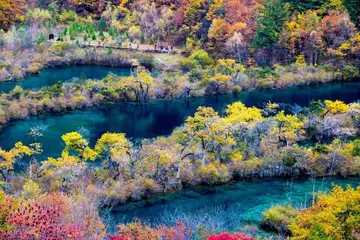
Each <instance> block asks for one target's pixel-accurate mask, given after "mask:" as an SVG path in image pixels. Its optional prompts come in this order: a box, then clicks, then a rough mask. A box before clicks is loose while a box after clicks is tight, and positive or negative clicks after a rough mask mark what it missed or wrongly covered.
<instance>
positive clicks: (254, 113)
mask: <svg viewBox="0 0 360 240" xmlns="http://www.w3.org/2000/svg"><path fill="white" fill-rule="evenodd" d="M226 114H227V117H226V119H227V120H228V121H229V122H230V123H231V124H238V125H248V124H250V123H256V122H260V121H262V120H263V117H262V115H261V110H260V109H258V108H256V107H246V106H245V105H244V104H243V103H242V102H236V103H233V104H231V105H228V106H227V108H226Z"/></svg>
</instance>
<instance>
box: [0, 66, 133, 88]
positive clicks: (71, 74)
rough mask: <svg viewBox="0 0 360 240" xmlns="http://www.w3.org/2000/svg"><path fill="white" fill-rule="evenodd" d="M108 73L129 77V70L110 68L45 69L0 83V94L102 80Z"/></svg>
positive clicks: (75, 67) (73, 67)
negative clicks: (63, 83)
mask: <svg viewBox="0 0 360 240" xmlns="http://www.w3.org/2000/svg"><path fill="white" fill-rule="evenodd" d="M110 72H112V73H114V74H116V75H119V76H130V69H129V68H112V67H102V66H72V67H60V68H46V69H43V70H41V71H40V73H39V74H34V75H30V76H28V77H26V78H25V79H24V80H19V81H7V82H2V83H0V92H5V93H7V92H10V91H11V90H12V89H14V87H15V86H20V87H22V88H23V89H32V90H38V89H39V88H41V87H43V86H51V85H53V84H54V83H56V82H65V81H71V80H72V79H73V78H81V77H86V78H90V79H102V78H104V77H105V76H106V75H108V74H109V73H110Z"/></svg>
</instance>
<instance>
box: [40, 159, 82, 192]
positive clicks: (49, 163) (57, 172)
mask: <svg viewBox="0 0 360 240" xmlns="http://www.w3.org/2000/svg"><path fill="white" fill-rule="evenodd" d="M85 169H86V166H85V163H84V162H83V161H80V159H79V157H77V156H69V155H63V156H62V157H59V158H52V157H49V158H48V159H47V160H46V161H44V162H42V164H41V168H40V170H39V172H38V173H37V176H38V177H41V178H43V179H47V180H48V181H49V182H51V185H50V186H48V187H49V188H50V189H51V190H57V188H59V187H60V186H61V187H62V188H64V189H68V188H70V187H69V184H70V183H75V184H78V183H80V182H81V181H80V182H79V179H80V177H81V174H82V173H83V171H84V170H85Z"/></svg>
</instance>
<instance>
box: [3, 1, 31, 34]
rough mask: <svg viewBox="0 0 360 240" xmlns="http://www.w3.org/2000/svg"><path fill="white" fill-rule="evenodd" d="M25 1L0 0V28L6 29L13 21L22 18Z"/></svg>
mask: <svg viewBox="0 0 360 240" xmlns="http://www.w3.org/2000/svg"><path fill="white" fill-rule="evenodd" d="M26 2H27V1H26V0H0V29H8V28H9V27H10V26H11V25H12V24H13V23H14V22H16V21H22V20H24V13H25V10H26V8H27V3H26ZM28 2H31V1H28Z"/></svg>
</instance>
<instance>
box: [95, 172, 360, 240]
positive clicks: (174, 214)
mask: <svg viewBox="0 0 360 240" xmlns="http://www.w3.org/2000/svg"><path fill="white" fill-rule="evenodd" d="M332 184H336V185H340V186H342V187H346V185H347V184H350V185H351V186H352V187H357V186H359V179H337V178H325V179H318V180H316V181H315V182H313V181H311V180H310V181H305V180H291V179H288V181H287V180H281V179H272V180H266V179H262V180H253V181H250V182H248V181H240V182H236V183H233V184H225V185H222V186H218V187H198V188H189V189H183V190H181V191H180V192H176V193H170V194H166V195H165V196H158V197H154V198H151V199H147V200H141V201H138V202H133V203H128V204H126V205H122V206H114V207H112V208H111V210H107V209H104V210H103V211H102V213H103V214H104V215H102V218H103V219H104V220H105V222H106V221H107V219H109V218H110V219H111V222H110V226H109V228H108V232H111V233H112V232H114V229H115V228H114V227H115V226H116V225H119V224H127V223H130V222H133V221H134V219H139V220H141V221H142V222H145V223H146V224H148V225H150V226H153V227H154V226H156V225H161V224H165V225H169V226H172V225H174V224H176V221H180V222H183V223H184V224H185V225H186V226H187V227H191V228H193V229H196V228H198V227H199V226H200V225H202V226H203V227H204V228H205V229H208V230H209V231H215V232H223V231H225V232H244V233H245V234H247V235H249V236H252V237H260V236H264V235H265V236H269V235H270V236H271V235H272V234H269V233H266V232H264V231H262V230H261V229H260V224H261V220H262V213H263V211H265V210H267V209H268V208H270V207H272V206H276V205H280V204H281V205H286V204H291V205H292V206H293V207H294V208H299V209H304V208H307V207H309V206H310V205H311V199H312V196H313V191H314V192H316V193H317V194H318V193H320V192H321V193H325V192H327V191H329V190H331V188H332ZM313 188H314V189H313ZM100 212H101V211H100Z"/></svg>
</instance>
